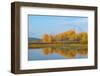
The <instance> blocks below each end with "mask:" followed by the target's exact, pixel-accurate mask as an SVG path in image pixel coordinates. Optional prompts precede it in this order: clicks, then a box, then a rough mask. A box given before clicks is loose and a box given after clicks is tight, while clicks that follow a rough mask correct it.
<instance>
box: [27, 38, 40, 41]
mask: <svg viewBox="0 0 100 76" xmlns="http://www.w3.org/2000/svg"><path fill="white" fill-rule="evenodd" d="M39 41H41V39H39V38H28V42H39Z"/></svg>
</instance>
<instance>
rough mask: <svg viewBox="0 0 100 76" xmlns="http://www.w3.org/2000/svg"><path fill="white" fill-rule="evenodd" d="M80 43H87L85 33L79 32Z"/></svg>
mask: <svg viewBox="0 0 100 76" xmlns="http://www.w3.org/2000/svg"><path fill="white" fill-rule="evenodd" d="M80 42H81V43H82V44H86V43H88V35H87V33H86V32H81V33H80Z"/></svg>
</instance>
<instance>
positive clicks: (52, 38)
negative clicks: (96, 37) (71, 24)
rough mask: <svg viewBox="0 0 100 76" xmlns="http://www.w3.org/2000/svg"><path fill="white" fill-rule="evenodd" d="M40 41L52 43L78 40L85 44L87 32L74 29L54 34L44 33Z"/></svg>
mask: <svg viewBox="0 0 100 76" xmlns="http://www.w3.org/2000/svg"><path fill="white" fill-rule="evenodd" d="M42 42H44V43H53V42H79V43H82V44H87V42H88V34H87V32H79V33H77V32H76V31H75V30H69V31H65V32H63V33H59V34H56V35H50V34H44V35H43V36H42Z"/></svg>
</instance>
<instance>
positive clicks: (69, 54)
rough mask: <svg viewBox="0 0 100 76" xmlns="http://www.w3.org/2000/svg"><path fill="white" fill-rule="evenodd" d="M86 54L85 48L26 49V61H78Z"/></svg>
mask: <svg viewBox="0 0 100 76" xmlns="http://www.w3.org/2000/svg"><path fill="white" fill-rule="evenodd" d="M87 54H88V50H87V48H81V49H80V48H74V49H73V48H67V47H63V48H32V49H28V60H29V61H31V60H55V59H79V58H87V57H88V55H87Z"/></svg>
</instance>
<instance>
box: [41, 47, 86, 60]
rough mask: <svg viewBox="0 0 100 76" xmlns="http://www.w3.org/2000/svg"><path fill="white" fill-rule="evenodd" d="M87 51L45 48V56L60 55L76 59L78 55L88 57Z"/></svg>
mask: <svg viewBox="0 0 100 76" xmlns="http://www.w3.org/2000/svg"><path fill="white" fill-rule="evenodd" d="M87 53H88V52H87V49H75V50H74V49H66V48H64V49H62V48H59V49H57V48H43V54H44V55H50V54H59V55H61V56H63V57H64V58H74V57H76V55H77V54H79V55H80V56H86V55H87Z"/></svg>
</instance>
